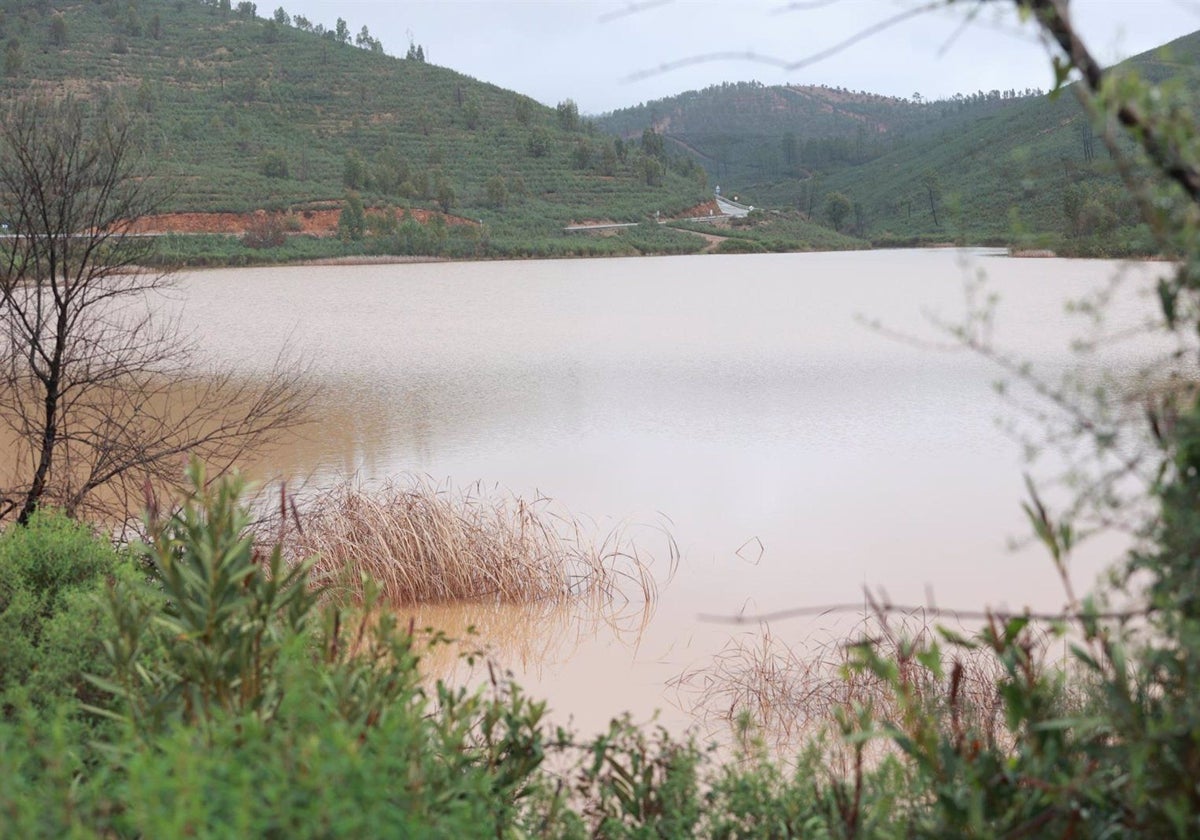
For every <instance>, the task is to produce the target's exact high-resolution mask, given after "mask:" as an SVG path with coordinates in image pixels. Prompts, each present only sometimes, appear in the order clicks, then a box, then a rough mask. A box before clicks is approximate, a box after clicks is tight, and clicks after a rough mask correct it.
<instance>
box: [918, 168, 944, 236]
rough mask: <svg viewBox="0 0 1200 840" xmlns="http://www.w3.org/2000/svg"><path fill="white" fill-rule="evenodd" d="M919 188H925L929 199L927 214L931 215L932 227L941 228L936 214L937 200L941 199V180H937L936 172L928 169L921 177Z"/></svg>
mask: <svg viewBox="0 0 1200 840" xmlns="http://www.w3.org/2000/svg"><path fill="white" fill-rule="evenodd" d="M921 186H922V187H924V188H925V195H926V196H927V197H928V198H929V212H930V213H931V214H933V226H934V227H941V226H942V225H941V223H940V222H939V221H938V214H937V206H938V199H940V198H941V197H942V182H941V179H940V178H938V174H937V173H936V172H934V171H933V170H932V169H930V170H928V171H927V172H925V174H924V175H922V176H921Z"/></svg>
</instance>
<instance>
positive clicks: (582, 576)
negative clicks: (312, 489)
mask: <svg viewBox="0 0 1200 840" xmlns="http://www.w3.org/2000/svg"><path fill="white" fill-rule="evenodd" d="M289 519H290V520H291V521H292V523H293V527H289V528H287V529H285V530H284V532H283V534H282V535H281V541H282V545H283V549H284V553H285V556H287V557H288V558H289V559H292V560H300V559H302V558H305V557H314V558H316V564H315V566H314V567H313V573H312V579H313V581H314V582H316V583H318V584H320V585H323V586H325V587H327V588H328V589H330V590H331V591H332V592H334V593H335V594H340V595H342V596H349V597H351V598H358V597H360V596H361V595H362V592H363V585H364V582H365V581H367V580H370V581H373V582H374V585H377V586H378V588H379V595H380V597H381V598H382V600H384V601H387V602H390V603H393V604H403V605H410V604H429V603H450V602H461V601H488V602H498V603H533V602H539V601H546V602H555V601H566V600H572V601H579V600H585V599H590V600H593V601H595V602H596V603H597V604H611V603H612V602H622V603H629V602H637V601H640V602H641V603H643V604H650V603H653V602H654V601H655V599H656V596H657V591H658V584H657V581H656V579H655V577H654V575H653V574H652V571H651V567H650V563H649V562H648V561H647V560H645V559H643V558H642V557H641V556H640V555H639V554H638V552H637V549H636V548H635V547H634V545H633V542H632V540H630V539H628V538H627V536H626V534H625V533H624V531H623V530H621V529H616V530H613V531H611V532H609V533H608V534H606V535H603V536H602V537H600V538H595V537H594V536H593V535H592V534H591V533H590V532H589V529H586V528H585V527H584V526H583V524H582V523H581V522H579V521H578V520H575V519H573V518H572V517H569V516H567V515H565V514H562V513H560V512H558V511H556V510H555V508H554V507H553V505H552V504H551V502H550V500H548V499H546V498H537V499H534V500H532V501H527V500H525V499H522V498H518V497H514V496H512V495H510V494H507V493H488V492H484V489H483V488H482V487H481V485H479V484H475V485H472V486H471V487H469V488H467V489H465V490H461V491H458V490H454V489H452V488H449V487H446V486H436V485H433V484H432V483H430V482H428V481H425V480H422V479H416V478H414V479H411V480H409V481H408V482H407V483H399V482H387V483H382V484H379V485H375V486H371V487H364V486H362V485H359V484H356V483H353V482H343V483H340V484H338V485H336V486H334V487H332V488H330V489H328V490H325V491H323V492H321V493H320V494H318V495H317V496H316V497H315V498H312V499H310V500H308V501H306V502H304V503H301V504H300V505H298V506H297V507H296V508H294V509H293V511H292V515H291V516H290V517H289ZM670 546H671V547H670V554H671V562H672V568H673V565H674V562H675V559H676V557H677V554H676V551H675V548H674V543H673V542H671V543H670Z"/></svg>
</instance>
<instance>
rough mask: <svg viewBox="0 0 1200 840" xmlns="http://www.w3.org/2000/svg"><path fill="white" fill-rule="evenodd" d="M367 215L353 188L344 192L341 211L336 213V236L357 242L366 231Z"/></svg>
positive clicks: (360, 199)
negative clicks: (344, 197) (344, 196)
mask: <svg viewBox="0 0 1200 840" xmlns="http://www.w3.org/2000/svg"><path fill="white" fill-rule="evenodd" d="M366 227H367V217H366V213H365V212H364V210H363V203H362V198H361V197H360V196H359V194H358V193H357V192H355V191H354V190H349V191H347V192H346V200H345V201H344V202H343V203H342V212H341V213H340V214H338V236H340V237H341V238H342V239H343V240H344V241H347V242H357V241H358V240H360V239H362V238H363V234H364V233H365V232H366Z"/></svg>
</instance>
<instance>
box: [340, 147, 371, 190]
mask: <svg viewBox="0 0 1200 840" xmlns="http://www.w3.org/2000/svg"><path fill="white" fill-rule="evenodd" d="M366 185H367V164H366V162H365V161H364V160H363V159H362V155H360V154H359V153H358V151H357V150H355V149H351V150H350V151H349V152H347V153H346V159H345V161H343V163H342V186H344V187H345V188H346V189H348V190H361V189H363V188H364V187H366Z"/></svg>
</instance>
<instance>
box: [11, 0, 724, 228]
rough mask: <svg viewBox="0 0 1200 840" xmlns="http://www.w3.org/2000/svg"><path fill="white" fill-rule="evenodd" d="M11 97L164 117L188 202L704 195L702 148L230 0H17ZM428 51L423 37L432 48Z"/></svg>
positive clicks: (581, 204) (163, 162)
mask: <svg viewBox="0 0 1200 840" xmlns="http://www.w3.org/2000/svg"><path fill="white" fill-rule="evenodd" d="M0 46H3V49H4V61H3V68H2V69H3V71H4V74H3V77H2V78H0V95H2V96H6V97H12V96H20V95H24V94H27V93H28V92H30V91H37V90H48V91H55V92H64V91H70V92H73V93H75V94H76V95H79V96H85V97H101V96H103V97H115V98H121V99H123V100H125V101H126V102H127V103H128V105H129V107H130V108H132V109H134V110H135V111H136V112H138V113H140V114H141V115H143V116H144V118H145V119H146V120H147V122H148V123H149V124H150V125H151V126H152V155H153V163H154V167H155V169H156V171H158V172H161V173H164V174H167V175H170V176H174V178H175V179H177V181H178V184H179V189H178V192H177V195H176V197H175V199H174V204H175V209H179V210H228V211H252V210H256V209H259V208H265V209H275V208H283V207H296V206H310V205H313V204H321V203H322V202H325V203H328V202H330V201H337V200H340V199H341V198H342V197H343V195H344V193H345V191H346V189H347V188H354V189H356V190H358V191H360V192H361V193H362V195H363V199H364V201H365V202H366V203H367V204H368V205H370V204H383V203H394V204H397V205H405V204H409V205H413V206H418V207H431V208H436V207H441V208H443V209H447V210H450V211H451V212H454V213H457V214H461V215H466V216H469V217H470V218H481V219H484V220H485V221H487V222H488V223H489V226H492V227H495V226H499V227H500V228H502V229H503V228H507V229H510V230H515V231H523V232H539V231H543V232H544V231H552V230H557V229H558V228H560V227H561V226H562V225H563V224H564V223H566V222H569V221H577V220H584V219H592V218H606V219H613V220H619V221H635V220H638V219H643V218H647V217H650V216H653V215H654V213H655V212H656V211H658V212H661V213H662V214H664V215H671V214H674V213H676V212H678V211H680V210H682V209H683V208H685V207H688V206H690V205H693V204H695V203H697V202H699V201H701V200H703V199H704V198H705V197H706V196H707V194H708V190H707V185H706V183H705V178H704V173H703V172H702V171H701V170H700V169H699V168H698V167H696V166H695V165H694V164H693V163H692V162H691V160H690V159H688V158H686V157H679V158H678V159H675V160H672V159H671V158H670V156H669V155H666V154H665V153H664V154H653V153H643V150H642V149H641V148H640V145H639V144H637V143H633V144H626V143H616V142H615V141H614V139H613V138H611V137H606V136H603V135H602V134H601V133H600V132H599V131H598V130H597V129H596V127H595V126H594V125H592V124H591V123H590V122H587V121H585V120H582V119H580V118H579V115H578V112H577V111H576V110H575V108H574V106H573V104H571V103H569V102H568V103H563V105H562V107H560V108H558V109H554V108H547V107H545V106H543V105H540V104H539V103H537V102H535V101H534V100H532V99H530V98H529V97H526V96H523V95H521V94H519V93H515V92H513V91H508V90H503V89H501V88H499V87H496V86H495V85H490V84H487V83H485V82H480V81H477V80H475V79H472V78H469V77H467V76H464V75H462V74H461V73H457V72H455V71H453V70H450V69H447V68H444V67H437V66H434V65H432V64H428V63H426V62H425V61H424V59H423V50H421V51H420V54H413V55H412V56H411V57H410V58H407V59H403V58H393V57H391V56H388V55H386V54H384V53H383V51H382V49H381V46H382V45H380V44H379V43H378V41H376V40H375V39H374V38H372V37H371V36H370V33H369V31H368V29H367V28H366V27H364V28H363V29H362V30H361V31H360V32H359V33H357V34H356V35H353V36H352V34H351V33H350V32H349V31H348V30H347V29H346V28H345V25H344V23H343V24H342V25H341V26H340V27H339V26H331V27H330V28H329V29H328V30H327V29H325V27H324V26H322V25H317V24H313V23H311V22H309V21H306V20H304V19H303V18H299V17H297V18H292V17H291V16H289V15H288V14H287V13H286V12H284V11H280V12H279V13H276V15H275V16H273V17H272V18H270V19H263V18H261V17H259V16H257V14H256V7H255V6H254V4H253V3H247V2H240V3H230V2H229V0H59V2H56V3H53V4H52V3H50V2H48V1H46V2H44V1H43V0H0ZM414 53H416V51H414Z"/></svg>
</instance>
